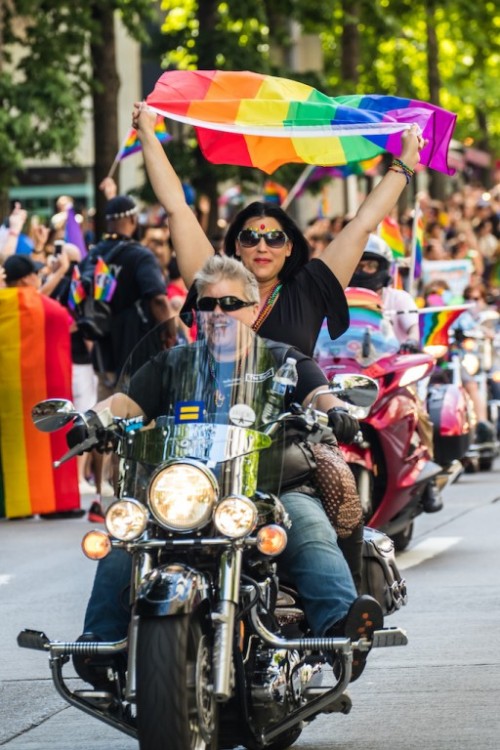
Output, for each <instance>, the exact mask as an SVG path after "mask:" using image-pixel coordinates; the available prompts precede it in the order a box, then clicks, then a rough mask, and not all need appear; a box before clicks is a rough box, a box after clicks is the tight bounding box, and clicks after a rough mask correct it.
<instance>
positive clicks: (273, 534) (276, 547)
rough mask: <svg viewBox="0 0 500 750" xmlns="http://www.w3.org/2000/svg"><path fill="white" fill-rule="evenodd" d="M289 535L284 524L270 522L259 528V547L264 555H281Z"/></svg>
mask: <svg viewBox="0 0 500 750" xmlns="http://www.w3.org/2000/svg"><path fill="white" fill-rule="evenodd" d="M287 541H288V537H287V535H286V531H285V529H284V528H283V527H282V526H278V525H277V524H274V523H272V524H270V525H269V526H263V527H262V528H261V529H259V532H258V534H257V549H258V550H259V552H262V553H263V554H264V555H271V557H274V556H275V555H280V554H281V553H282V552H283V550H284V549H285V547H286V543H287Z"/></svg>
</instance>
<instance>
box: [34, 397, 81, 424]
mask: <svg viewBox="0 0 500 750" xmlns="http://www.w3.org/2000/svg"><path fill="white" fill-rule="evenodd" d="M76 416H78V412H77V411H75V407H74V406H73V404H72V403H71V401H67V400H66V399H63V398H49V399H47V400H46V401H40V402H39V403H38V404H35V406H34V407H33V409H32V410H31V419H32V420H33V424H34V425H35V427H36V428H37V430H40V432H55V431H56V430H60V429H61V427H65V426H66V425H67V424H69V423H70V422H72V421H73V419H74V418H75V417H76Z"/></svg>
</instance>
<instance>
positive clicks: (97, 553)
mask: <svg viewBox="0 0 500 750" xmlns="http://www.w3.org/2000/svg"><path fill="white" fill-rule="evenodd" d="M82 550H83V554H84V555H85V556H86V557H88V558H89V559H90V560H102V559H103V557H106V556H107V555H109V553H110V552H111V539H110V538H109V536H108V535H107V534H106V533H105V532H104V531H98V530H97V529H95V530H94V531H89V532H88V533H87V534H85V536H84V537H83V539H82Z"/></svg>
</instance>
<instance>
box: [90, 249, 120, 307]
mask: <svg viewBox="0 0 500 750" xmlns="http://www.w3.org/2000/svg"><path fill="white" fill-rule="evenodd" d="M116 283H117V282H116V279H115V277H114V276H113V274H112V273H111V271H110V270H109V267H108V266H107V265H106V263H105V262H104V260H103V259H102V258H101V257H100V256H99V258H97V263H96V264H95V269H94V299H95V300H99V301H100V302H111V299H112V297H113V294H114V293H115V289H116Z"/></svg>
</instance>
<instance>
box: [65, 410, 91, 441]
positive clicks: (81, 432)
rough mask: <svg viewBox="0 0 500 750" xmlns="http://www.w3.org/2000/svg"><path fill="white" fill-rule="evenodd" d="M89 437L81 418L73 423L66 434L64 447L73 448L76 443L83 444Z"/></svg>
mask: <svg viewBox="0 0 500 750" xmlns="http://www.w3.org/2000/svg"><path fill="white" fill-rule="evenodd" d="M88 436H89V429H88V427H87V425H86V424H85V422H84V421H83V419H82V418H81V417H77V418H76V419H75V421H74V422H73V427H72V428H71V429H70V430H68V432H67V433H66V445H67V446H68V448H74V447H75V445H78V443H83V441H84V440H86V439H87V438H88Z"/></svg>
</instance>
